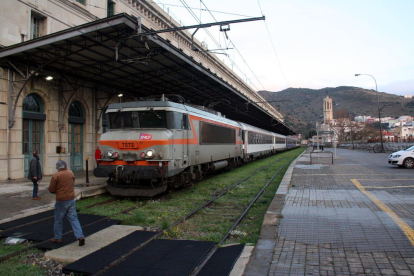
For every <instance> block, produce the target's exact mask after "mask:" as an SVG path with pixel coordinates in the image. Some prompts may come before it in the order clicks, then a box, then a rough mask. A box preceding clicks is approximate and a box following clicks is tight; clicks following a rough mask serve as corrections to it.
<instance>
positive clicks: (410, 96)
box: [404, 95, 413, 99]
mask: <svg viewBox="0 0 414 276" xmlns="http://www.w3.org/2000/svg"><path fill="white" fill-rule="evenodd" d="M412 97H413V95H404V98H406V99H411V98H412Z"/></svg>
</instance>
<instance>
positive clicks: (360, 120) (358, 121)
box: [355, 116, 371, 123]
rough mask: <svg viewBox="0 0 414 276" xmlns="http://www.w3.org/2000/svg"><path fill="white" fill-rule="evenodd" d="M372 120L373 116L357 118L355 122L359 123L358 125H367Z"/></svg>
mask: <svg viewBox="0 0 414 276" xmlns="http://www.w3.org/2000/svg"><path fill="white" fill-rule="evenodd" d="M370 118H371V116H356V117H355V122H357V123H365V122H366V121H367V120H368V119H370Z"/></svg>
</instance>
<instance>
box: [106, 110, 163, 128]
mask: <svg viewBox="0 0 414 276" xmlns="http://www.w3.org/2000/svg"><path fill="white" fill-rule="evenodd" d="M108 115H109V127H110V128H112V129H120V128H122V129H124V128H167V120H166V112H165V111H159V110H157V111H124V112H122V111H118V112H110V113H108Z"/></svg>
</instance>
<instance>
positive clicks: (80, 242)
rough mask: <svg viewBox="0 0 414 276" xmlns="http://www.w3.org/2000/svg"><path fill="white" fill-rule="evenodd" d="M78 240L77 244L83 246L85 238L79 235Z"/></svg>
mask: <svg viewBox="0 0 414 276" xmlns="http://www.w3.org/2000/svg"><path fill="white" fill-rule="evenodd" d="M78 240H79V246H84V245H85V238H83V237H80V238H79V239H78Z"/></svg>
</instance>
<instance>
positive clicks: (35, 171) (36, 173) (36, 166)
mask: <svg viewBox="0 0 414 276" xmlns="http://www.w3.org/2000/svg"><path fill="white" fill-rule="evenodd" d="M39 159H40V158H39V151H37V150H36V151H34V152H33V158H32V160H31V161H30V165H29V175H28V176H27V179H29V180H31V181H32V182H33V195H32V199H33V200H39V199H40V196H38V195H37V191H38V190H39V181H40V180H41V179H42V165H41V164H40V161H39Z"/></svg>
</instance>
